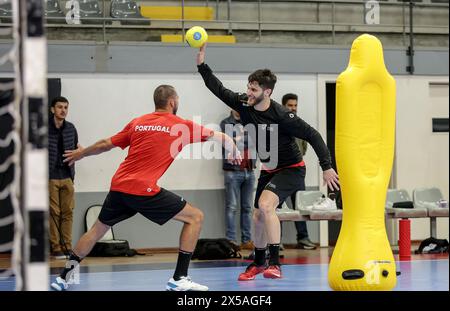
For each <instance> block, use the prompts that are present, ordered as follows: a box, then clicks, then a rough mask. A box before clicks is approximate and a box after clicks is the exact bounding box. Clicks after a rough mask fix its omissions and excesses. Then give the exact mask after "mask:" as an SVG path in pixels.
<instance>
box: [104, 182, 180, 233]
mask: <svg viewBox="0 0 450 311" xmlns="http://www.w3.org/2000/svg"><path fill="white" fill-rule="evenodd" d="M185 206H186V201H185V200H184V199H183V198H182V197H180V196H178V195H176V194H175V193H172V192H170V191H167V190H165V189H163V188H161V191H160V192H159V193H158V194H156V195H154V196H142V195H133V194H127V193H123V192H117V191H110V192H109V193H108V195H107V196H106V199H105V202H104V203H103V207H102V210H101V211H100V215H99V216H98V220H100V222H102V223H104V224H105V225H108V226H113V225H115V224H117V223H118V222H121V221H122V220H125V219H127V218H130V217H132V216H134V215H136V213H139V214H141V215H142V216H144V217H145V218H147V219H149V220H151V221H153V222H155V223H157V224H158V225H164V224H165V223H166V222H168V221H169V220H170V219H172V218H173V217H174V216H175V215H177V214H178V213H179V212H180V211H181V210H182V209H183V208H184V207H185Z"/></svg>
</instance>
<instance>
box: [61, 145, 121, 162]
mask: <svg viewBox="0 0 450 311" xmlns="http://www.w3.org/2000/svg"><path fill="white" fill-rule="evenodd" d="M114 147H116V146H115V145H113V143H112V141H111V138H105V139H101V140H99V141H98V142H96V143H95V144H93V145H91V146H89V147H87V148H83V147H81V146H79V147H78V148H77V149H75V150H66V151H65V152H64V157H65V159H64V162H68V163H69V165H73V164H74V163H75V162H76V161H79V160H81V159H82V158H84V157H88V156H91V155H96V154H100V153H103V152H107V151H109V150H111V149H112V148H114Z"/></svg>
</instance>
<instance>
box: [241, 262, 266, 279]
mask: <svg viewBox="0 0 450 311" xmlns="http://www.w3.org/2000/svg"><path fill="white" fill-rule="evenodd" d="M265 268H266V267H265V266H257V265H255V264H254V263H252V264H250V265H249V266H248V267H247V269H245V272H242V273H241V274H239V278H238V281H251V280H254V279H255V277H256V275H258V274H260V273H262V272H264V269H265Z"/></svg>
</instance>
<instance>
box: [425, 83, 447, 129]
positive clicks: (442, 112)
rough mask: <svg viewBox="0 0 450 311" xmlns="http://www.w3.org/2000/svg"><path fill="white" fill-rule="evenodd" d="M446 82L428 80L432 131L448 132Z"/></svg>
mask: <svg viewBox="0 0 450 311" xmlns="http://www.w3.org/2000/svg"><path fill="white" fill-rule="evenodd" d="M448 87H449V84H448V82H430V83H429V88H428V90H429V97H430V105H431V113H432V119H431V124H432V131H433V132H434V133H442V132H448V127H449V125H448V123H449V122H448V95H449V94H448V93H449V92H448Z"/></svg>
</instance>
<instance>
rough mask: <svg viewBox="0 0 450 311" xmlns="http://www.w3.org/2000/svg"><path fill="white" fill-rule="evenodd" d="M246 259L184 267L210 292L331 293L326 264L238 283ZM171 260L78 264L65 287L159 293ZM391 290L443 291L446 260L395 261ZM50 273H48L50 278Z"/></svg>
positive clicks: (6, 286)
mask: <svg viewBox="0 0 450 311" xmlns="http://www.w3.org/2000/svg"><path fill="white" fill-rule="evenodd" d="M246 265H247V263H245V262H224V261H218V262H205V263H192V265H191V268H190V270H189V273H190V276H191V277H192V279H193V280H194V281H195V282H198V283H201V284H204V285H206V286H208V287H209V288H210V290H212V291H330V290H331V288H330V287H329V286H328V281H327V277H328V276H327V273H328V264H295V265H283V266H282V271H283V279H279V280H273V279H264V278H263V277H262V276H261V275H258V276H257V278H256V280H254V281H248V282H238V281H237V277H238V275H239V273H241V272H242V271H243V270H244V268H245V266H246ZM173 266H174V264H150V265H149V264H147V265H115V266H103V267H95V268H92V267H82V268H81V273H80V283H79V284H73V285H72V286H71V288H70V289H69V290H70V291H163V290H165V285H166V283H167V281H168V279H169V278H170V277H171V276H172V273H173ZM397 270H399V271H400V272H401V275H400V276H398V277H397V286H396V288H395V290H396V291H448V290H449V260H448V259H443V260H416V261H404V262H397ZM53 277H55V275H52V278H53ZM0 290H1V291H10V290H14V278H8V279H0Z"/></svg>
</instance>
